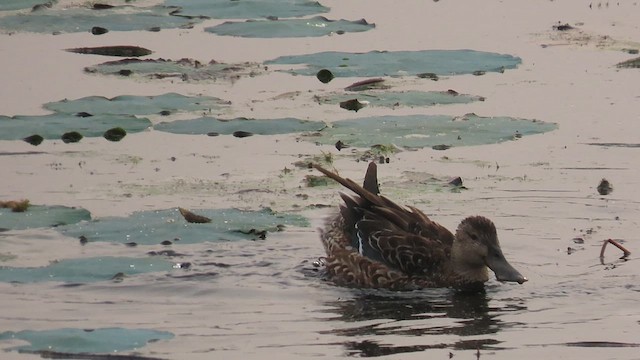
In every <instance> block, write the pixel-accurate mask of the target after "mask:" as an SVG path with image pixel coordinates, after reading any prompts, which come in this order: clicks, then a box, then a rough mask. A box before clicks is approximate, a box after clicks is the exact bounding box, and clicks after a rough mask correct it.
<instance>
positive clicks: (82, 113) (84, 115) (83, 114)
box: [76, 111, 93, 118]
mask: <svg viewBox="0 0 640 360" xmlns="http://www.w3.org/2000/svg"><path fill="white" fill-rule="evenodd" d="M76 116H77V117H81V118H86V117H92V116H93V114H89V113H88V112H86V111H81V112H79V113H76Z"/></svg>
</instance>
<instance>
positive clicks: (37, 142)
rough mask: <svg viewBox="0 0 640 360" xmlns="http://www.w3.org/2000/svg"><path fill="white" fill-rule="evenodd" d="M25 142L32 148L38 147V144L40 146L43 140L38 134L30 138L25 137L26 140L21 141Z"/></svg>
mask: <svg viewBox="0 0 640 360" xmlns="http://www.w3.org/2000/svg"><path fill="white" fill-rule="evenodd" d="M22 140H24V141H25V142H28V143H29V144H31V145H33V146H38V145H40V144H42V141H44V138H43V137H42V136H40V135H38V134H35V135H31V136H27V137H26V138H24V139H22Z"/></svg>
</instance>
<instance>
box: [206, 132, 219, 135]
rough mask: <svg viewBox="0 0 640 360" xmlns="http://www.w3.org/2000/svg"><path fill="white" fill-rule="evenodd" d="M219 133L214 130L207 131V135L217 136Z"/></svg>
mask: <svg viewBox="0 0 640 360" xmlns="http://www.w3.org/2000/svg"><path fill="white" fill-rule="evenodd" d="M219 135H220V133H218V132H215V131H211V132H208V133H207V136H219Z"/></svg>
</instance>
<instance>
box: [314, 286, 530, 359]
mask: <svg viewBox="0 0 640 360" xmlns="http://www.w3.org/2000/svg"><path fill="white" fill-rule="evenodd" d="M489 304H490V298H489V297H488V296H487V293H486V292H485V291H478V292H457V291H452V290H448V289H431V290H422V291H417V292H411V293H397V292H396V293H394V292H380V291H377V292H374V291H362V292H359V293H357V294H356V295H355V297H354V298H351V299H341V300H337V301H332V302H328V303H325V305H327V306H328V307H329V309H328V310H326V312H328V313H333V314H336V315H337V316H335V317H332V318H329V319H328V320H329V321H336V322H342V323H343V324H341V326H337V327H336V328H335V329H333V330H330V331H325V332H324V333H330V334H334V335H338V336H343V337H347V339H346V340H345V341H344V342H343V345H344V346H345V348H346V349H347V352H348V354H350V355H353V356H362V357H369V356H382V355H390V354H399V353H407V352H416V351H424V350H427V349H451V350H476V349H492V350H498V349H500V348H501V347H500V346H499V344H500V341H498V340H496V339H495V337H494V336H492V337H490V338H489V337H487V338H481V339H478V338H477V337H476V338H474V339H464V337H467V336H481V335H488V334H495V333H497V332H499V331H500V330H501V329H503V328H506V327H509V326H513V325H515V324H514V323H507V322H504V321H502V320H500V315H501V314H504V313H506V312H510V311H520V310H524V309H525V307H523V306H519V305H505V306H500V307H496V306H493V307H492V306H490V305H489ZM421 335H429V337H425V338H420V340H415V341H414V340H413V339H412V338H409V339H407V338H406V337H409V336H410V337H417V336H421ZM397 336H403V337H404V338H402V340H401V342H402V344H392V343H390V342H391V341H393V339H396V341H397V340H398V339H399V338H397ZM461 337H462V338H461ZM356 338H358V339H356ZM361 338H366V339H362V340H360V339H361ZM425 339H426V340H425ZM407 342H419V343H420V344H416V345H407V344H406V343H407ZM425 342H427V343H426V344H425Z"/></svg>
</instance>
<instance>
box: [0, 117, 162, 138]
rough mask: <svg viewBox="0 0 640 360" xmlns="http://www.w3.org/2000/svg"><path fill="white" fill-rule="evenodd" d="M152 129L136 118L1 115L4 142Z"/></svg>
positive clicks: (0, 125) (0, 134) (142, 119)
mask: <svg viewBox="0 0 640 360" xmlns="http://www.w3.org/2000/svg"><path fill="white" fill-rule="evenodd" d="M150 126H151V121H149V119H146V118H137V117H135V116H132V115H111V114H104V115H95V116H90V117H83V116H81V115H80V116H78V115H75V114H66V113H56V114H49V115H38V116H24V115H16V116H12V117H8V116H2V115H0V140H20V139H24V138H27V137H29V136H32V135H36V134H37V135H40V136H42V137H43V138H44V139H60V138H61V137H62V135H63V134H66V133H69V132H72V131H75V132H78V133H80V134H81V135H83V136H85V137H96V136H102V135H103V134H104V132H105V131H107V130H109V129H112V128H115V127H120V128H123V129H124V130H126V131H127V132H128V133H134V132H140V131H142V130H144V129H147V128H148V127H150Z"/></svg>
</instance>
